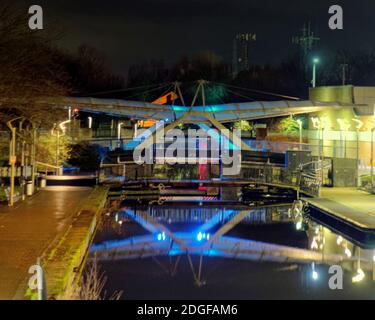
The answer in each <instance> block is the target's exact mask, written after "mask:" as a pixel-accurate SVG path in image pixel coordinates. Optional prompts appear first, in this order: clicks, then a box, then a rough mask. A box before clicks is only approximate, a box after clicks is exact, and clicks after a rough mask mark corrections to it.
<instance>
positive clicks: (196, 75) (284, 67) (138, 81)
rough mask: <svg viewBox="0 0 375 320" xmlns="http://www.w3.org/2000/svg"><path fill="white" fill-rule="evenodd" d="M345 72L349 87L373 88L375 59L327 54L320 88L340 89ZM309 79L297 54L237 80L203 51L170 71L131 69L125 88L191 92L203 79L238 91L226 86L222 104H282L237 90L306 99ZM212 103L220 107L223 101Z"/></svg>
mask: <svg viewBox="0 0 375 320" xmlns="http://www.w3.org/2000/svg"><path fill="white" fill-rule="evenodd" d="M343 65H345V67H343ZM343 68H345V84H352V85H357V86H372V85H375V54H374V53H372V52H358V53H349V52H345V51H338V52H326V53H324V58H322V59H321V61H320V63H319V65H318V66H317V85H318V86H324V85H341V84H342V83H343ZM311 78H312V66H311V64H309V63H305V62H304V61H303V59H302V57H301V55H300V54H299V52H297V51H296V52H294V53H292V54H291V55H290V56H289V57H288V58H286V59H285V60H284V61H282V62H281V63H280V64H278V65H253V66H251V67H250V69H249V70H247V71H242V72H240V73H239V74H237V75H236V76H235V77H233V75H232V72H231V65H230V64H228V63H226V62H224V61H223V60H222V59H221V58H220V57H219V56H217V55H216V54H215V53H212V52H204V53H201V54H198V55H195V56H192V57H188V56H184V57H182V58H180V59H179V60H178V61H177V62H176V63H175V64H174V65H172V66H167V65H166V64H165V63H164V62H163V61H150V62H148V63H144V64H139V65H134V66H131V67H130V68H129V72H128V77H127V87H138V86H145V85H152V84H161V83H165V82H172V81H180V82H182V83H186V84H189V83H190V86H189V88H191V83H192V82H194V81H197V80H198V79H205V80H208V81H210V82H211V83H212V86H214V84H215V83H223V84H227V85H229V86H228V88H232V89H233V88H236V89H233V90H229V89H227V88H226V87H223V88H219V89H220V90H223V89H225V93H224V94H221V95H220V99H221V98H227V99H232V100H234V101H235V100H241V98H242V100H246V99H248V100H249V99H250V100H251V99H253V100H262V99H264V100H270V99H271V100H272V99H275V98H277V99H280V97H278V96H271V95H265V94H264V95H260V94H256V93H255V92H251V91H246V90H241V89H239V88H244V89H252V90H254V91H256V90H260V91H266V92H270V93H275V94H280V95H286V96H294V97H299V98H301V99H307V98H308V88H309V86H310V85H311ZM216 86H218V85H216ZM230 86H233V87H230ZM219 87H220V86H219ZM209 90H210V89H209ZM234 91H236V92H234ZM193 92H194V91H193V90H191V89H188V90H187V95H188V96H190V97H191V96H192V94H193ZM133 96H134V93H133ZM148 97H149V96H147V95H146V96H145V95H139V96H138V98H140V99H147V98H148ZM214 102H215V103H220V101H214Z"/></svg>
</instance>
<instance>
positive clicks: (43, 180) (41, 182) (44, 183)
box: [40, 178, 47, 189]
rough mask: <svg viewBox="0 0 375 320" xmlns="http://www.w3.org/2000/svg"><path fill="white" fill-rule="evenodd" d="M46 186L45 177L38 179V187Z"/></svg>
mask: <svg viewBox="0 0 375 320" xmlns="http://www.w3.org/2000/svg"><path fill="white" fill-rule="evenodd" d="M46 186H47V180H46V179H45V178H42V179H40V187H41V188H42V189H43V188H45V187H46Z"/></svg>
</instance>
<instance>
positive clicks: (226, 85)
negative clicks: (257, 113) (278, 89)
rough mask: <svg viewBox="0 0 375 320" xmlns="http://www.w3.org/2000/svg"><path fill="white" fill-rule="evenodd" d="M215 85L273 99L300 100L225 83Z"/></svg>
mask: <svg viewBox="0 0 375 320" xmlns="http://www.w3.org/2000/svg"><path fill="white" fill-rule="evenodd" d="M215 83H216V84H218V85H222V86H225V87H231V88H233V89H238V90H245V91H249V92H254V93H258V94H261V95H265V96H273V97H278V98H283V99H287V100H300V98H298V97H292V96H287V95H282V94H278V93H273V92H267V91H262V90H256V89H249V88H242V87H239V86H235V85H231V84H226V83H219V82H215Z"/></svg>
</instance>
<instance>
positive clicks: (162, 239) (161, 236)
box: [157, 232, 167, 241]
mask: <svg viewBox="0 0 375 320" xmlns="http://www.w3.org/2000/svg"><path fill="white" fill-rule="evenodd" d="M157 239H158V241H165V240H166V239H167V236H166V235H165V232H161V233H158V235H157Z"/></svg>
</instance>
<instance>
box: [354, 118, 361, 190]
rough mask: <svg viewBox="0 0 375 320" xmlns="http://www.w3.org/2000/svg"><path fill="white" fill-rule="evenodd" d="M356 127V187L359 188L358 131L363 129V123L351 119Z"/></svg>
mask: <svg viewBox="0 0 375 320" xmlns="http://www.w3.org/2000/svg"><path fill="white" fill-rule="evenodd" d="M352 120H353V121H354V122H355V123H356V124H357V125H356V129H357V186H358V187H359V131H360V130H361V128H362V127H363V122H362V121H361V120H359V119H352Z"/></svg>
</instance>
